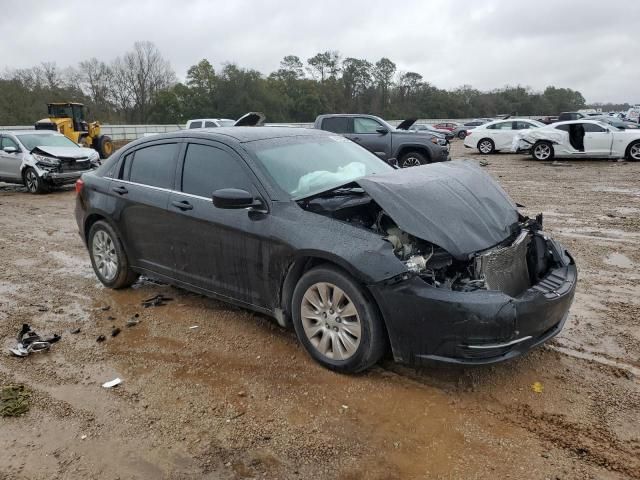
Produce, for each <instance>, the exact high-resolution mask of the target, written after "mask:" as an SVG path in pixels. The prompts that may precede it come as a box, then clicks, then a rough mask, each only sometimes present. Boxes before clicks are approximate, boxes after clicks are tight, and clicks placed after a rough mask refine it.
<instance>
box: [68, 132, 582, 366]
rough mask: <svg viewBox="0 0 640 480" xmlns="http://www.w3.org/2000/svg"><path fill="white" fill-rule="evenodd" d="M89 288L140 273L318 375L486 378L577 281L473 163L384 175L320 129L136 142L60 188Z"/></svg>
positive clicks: (567, 262) (388, 169)
mask: <svg viewBox="0 0 640 480" xmlns="http://www.w3.org/2000/svg"><path fill="white" fill-rule="evenodd" d="M76 190H77V192H78V195H77V205H76V218H77V222H78V226H79V229H80V233H81V236H82V238H83V239H84V240H85V242H86V245H87V248H88V250H89V255H90V257H91V263H92V265H93V268H94V271H95V273H96V275H97V276H98V278H99V279H100V281H101V282H102V283H103V284H104V285H106V286H108V287H111V288H124V287H127V286H129V285H131V284H132V283H133V282H135V281H136V279H137V278H138V276H139V275H140V274H144V275H146V276H149V277H152V278H156V279H159V280H162V281H164V282H168V283H170V284H173V285H177V286H180V287H182V288H185V289H188V290H192V291H196V292H200V293H203V294H206V295H210V296H212V297H215V298H218V299H221V300H224V301H228V302H232V303H234V304H237V305H241V306H244V307H246V308H249V309H252V310H255V311H258V312H262V313H265V314H268V315H271V316H273V317H274V318H275V319H276V320H277V321H278V322H279V323H280V324H281V325H282V326H285V327H286V326H289V325H293V327H294V328H295V331H296V333H297V335H298V338H299V340H300V342H301V343H302V345H303V346H304V347H305V349H306V350H307V351H308V352H309V354H310V355H311V356H312V357H313V358H314V359H316V360H317V361H318V362H319V363H321V364H322V365H324V366H326V367H328V368H331V369H334V370H338V371H343V372H357V371H361V370H364V369H366V368H368V367H370V366H372V365H373V364H375V363H376V362H377V361H378V360H379V359H380V358H381V357H382V356H383V355H384V353H385V351H387V349H388V348H389V347H390V348H391V352H392V353H393V356H394V358H395V359H396V360H398V361H404V362H410V363H420V362H423V361H426V360H442V361H447V362H455V363H491V362H496V361H500V360H505V359H509V358H512V357H515V356H517V355H519V354H521V353H523V352H525V351H527V350H528V349H530V348H532V347H534V346H536V345H539V344H541V343H542V342H544V341H546V340H548V339H549V338H551V337H553V336H554V335H556V334H557V333H558V332H559V331H560V330H561V329H562V326H563V324H564V321H565V319H566V317H567V313H568V310H569V307H570V305H571V302H572V299H573V295H574V290H575V285H576V266H575V264H574V261H573V259H572V258H571V256H570V255H569V253H568V252H567V251H566V250H565V249H564V248H563V247H562V246H561V245H559V244H558V243H556V242H555V241H553V240H552V239H550V238H549V237H548V236H547V235H546V234H545V233H544V232H543V231H542V217H541V216H538V217H537V218H535V219H529V218H526V217H523V216H522V215H520V214H519V213H518V211H517V208H516V205H515V204H514V203H513V201H512V200H511V199H510V198H509V197H508V196H507V194H506V193H505V192H504V191H503V190H502V188H501V187H500V186H499V185H498V184H497V183H496V182H495V181H494V180H493V179H492V178H491V177H490V176H489V175H488V174H486V173H484V172H483V171H482V169H480V168H479V167H477V166H476V165H475V164H473V163H467V162H458V161H454V162H447V163H440V164H431V165H424V166H420V167H413V168H408V169H402V170H399V169H395V168H394V167H392V166H390V165H388V164H387V163H385V162H384V161H382V160H380V159H379V158H378V157H376V156H375V155H373V154H372V153H370V152H368V151H367V150H365V149H364V148H362V147H360V146H359V145H357V144H355V143H353V142H351V141H349V140H347V139H345V138H343V137H341V136H338V135H335V134H331V133H328V132H324V131H320V130H307V129H298V128H276V127H230V128H216V129H211V130H191V131H181V132H176V133H173V134H165V135H157V136H154V137H147V138H144V139H140V140H138V141H135V142H133V143H131V144H129V145H127V146H125V147H123V148H122V149H120V150H119V151H118V152H116V154H114V155H113V156H112V157H111V158H110V159H108V160H107V161H106V162H105V163H104V164H103V165H102V166H101V167H100V168H98V169H97V170H95V171H93V172H91V173H85V174H84V175H83V176H82V178H81V179H80V180H79V181H78V183H77V185H76Z"/></svg>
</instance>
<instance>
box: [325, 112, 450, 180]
mask: <svg viewBox="0 0 640 480" xmlns="http://www.w3.org/2000/svg"><path fill="white" fill-rule="evenodd" d="M413 122H415V120H413V121H406V120H405V121H404V122H402V123H401V124H400V125H398V127H397V128H394V127H392V126H391V125H390V124H388V123H387V122H385V121H384V120H382V119H381V118H379V117H376V116H374V115H361V114H329V115H319V116H318V117H317V118H316V121H315V123H314V127H315V128H317V129H320V130H326V131H329V132H334V133H339V134H340V135H343V136H345V137H347V138H349V139H350V140H353V141H354V142H356V143H358V144H359V145H362V146H363V147H365V148H366V149H367V150H369V151H371V152H373V153H374V154H376V155H377V156H378V157H380V158H382V159H383V160H389V159H391V158H395V159H397V161H398V166H400V167H401V168H406V167H415V166H418V165H424V164H426V163H432V162H444V161H446V160H449V144H448V142H447V140H446V139H445V138H444V136H443V135H441V134H436V133H432V132H414V131H410V130H407V129H408V128H409V127H411V125H412V124H413Z"/></svg>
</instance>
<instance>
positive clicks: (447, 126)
mask: <svg viewBox="0 0 640 480" xmlns="http://www.w3.org/2000/svg"><path fill="white" fill-rule="evenodd" d="M459 126H460V123H458V122H443V123H436V124H435V125H434V127H435V128H437V129H439V130H448V131H450V132H452V131H454V130H455V129H456V128H458V127H459Z"/></svg>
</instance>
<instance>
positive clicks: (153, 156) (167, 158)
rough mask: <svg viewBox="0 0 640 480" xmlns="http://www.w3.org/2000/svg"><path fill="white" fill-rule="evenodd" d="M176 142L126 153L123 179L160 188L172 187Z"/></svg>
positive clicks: (176, 149) (176, 150)
mask: <svg viewBox="0 0 640 480" xmlns="http://www.w3.org/2000/svg"><path fill="white" fill-rule="evenodd" d="M177 152H178V144H177V143H163V144H161V145H153V146H151V147H146V148H141V149H139V150H136V151H135V152H134V153H133V155H127V157H126V158H125V162H124V170H123V179H124V180H129V181H130V182H134V183H140V184H142V185H149V186H152V187H160V188H169V189H170V188H173V178H174V175H175V171H176V154H177Z"/></svg>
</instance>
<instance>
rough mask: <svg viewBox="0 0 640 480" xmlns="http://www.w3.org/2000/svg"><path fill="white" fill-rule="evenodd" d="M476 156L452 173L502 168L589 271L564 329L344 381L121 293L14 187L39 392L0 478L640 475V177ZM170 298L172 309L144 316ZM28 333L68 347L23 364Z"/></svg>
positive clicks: (213, 316)
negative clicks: (468, 361) (465, 356)
mask: <svg viewBox="0 0 640 480" xmlns="http://www.w3.org/2000/svg"><path fill="white" fill-rule="evenodd" d="M461 143H462V142H460V141H456V142H455V143H454V148H453V154H454V155H453V156H454V158H460V157H466V158H477V159H482V158H484V159H485V160H487V161H488V162H489V165H487V166H486V169H487V170H488V171H489V172H491V174H492V175H494V176H495V177H496V178H497V179H498V180H499V181H500V182H501V184H502V185H503V186H504V187H505V188H506V190H507V191H508V192H509V193H510V194H511V195H512V197H513V198H514V199H515V200H516V201H518V202H520V203H522V204H524V205H526V206H527V208H526V210H525V211H526V213H528V214H535V213H537V212H539V211H542V212H544V214H545V224H546V229H547V230H548V231H549V232H550V233H551V234H553V235H554V236H555V237H557V238H558V239H559V240H561V241H562V242H563V243H564V244H565V245H566V246H567V247H568V248H569V249H570V250H571V252H572V253H573V255H574V256H575V258H576V261H577V264H578V267H579V275H580V281H579V285H578V291H577V295H576V299H575V302H574V305H573V307H572V310H571V314H570V318H569V320H568V322H567V325H566V327H565V329H564V331H563V332H562V333H561V334H560V335H559V336H558V337H557V338H556V339H555V340H553V341H552V342H550V344H549V345H548V346H545V347H542V348H539V349H537V350H535V351H532V352H530V353H529V354H528V355H526V356H525V357H523V358H521V359H518V360H515V361H511V362H508V363H504V364H500V365H495V366H490V367H478V368H460V367H448V366H433V367H430V368H424V369H415V368H411V367H407V366H399V365H395V364H394V363H393V362H391V361H390V360H386V361H384V362H383V363H382V364H381V365H380V366H379V367H376V368H374V369H373V370H372V371H370V372H369V373H367V374H364V375H359V376H344V375H338V374H335V373H331V372H329V371H327V370H324V369H322V368H321V367H319V366H318V365H316V364H315V363H314V362H313V361H311V360H310V359H309V357H308V356H307V355H306V354H305V352H304V351H303V350H302V348H301V347H300V345H298V342H297V341H296V338H295V335H294V334H293V333H292V332H290V331H285V330H282V329H280V328H279V327H278V326H276V324H275V323H274V322H273V321H271V320H270V319H268V318H266V317H263V316H260V315H256V314H253V313H251V312H248V311H244V310H241V309H237V308H234V307H230V306H228V305H224V304H222V303H218V302H216V301H213V300H210V299H207V298H203V297H200V296H197V295H192V294H189V293H187V292H184V291H180V290H177V289H174V288H172V287H169V286H163V285H158V284H156V283H153V282H150V281H141V282H139V283H138V284H136V285H135V286H134V288H131V289H127V290H124V291H111V290H107V289H105V288H103V287H102V286H101V285H100V284H99V283H98V281H97V280H96V278H95V276H94V274H93V272H92V270H91V266H90V263H89V259H88V256H87V252H86V250H85V248H84V246H83V244H82V242H81V240H80V238H79V236H78V234H77V228H76V225H75V220H74V217H73V206H74V192H73V191H72V190H71V189H66V190H64V191H58V192H54V193H51V194H48V195H42V196H33V195H29V194H27V193H25V192H24V191H23V189H22V188H18V187H13V186H6V185H0V335H1V337H2V340H0V347H2V352H1V354H0V385H4V384H8V383H23V384H25V385H27V386H28V388H30V389H31V390H32V392H33V396H32V398H31V410H30V411H29V412H28V413H27V414H26V415H24V416H22V417H18V418H0V478H11V479H51V478H104V479H118V478H119V479H130V478H136V479H137V478H140V479H147V478H153V479H157V478H167V479H191V478H211V479H218V478H222V479H231V478H234V479H235V478H286V479H288V478H294V479H298V478H300V479H303V478H313V479H324V478H331V479H344V480H357V479H414V478H416V479H423V478H424V479H427V478H439V479H484V478H487V479H493V478H513V479H525V478H526V479H547V478H548V479H574V478H579V479H581V478H592V479H624V478H640V426H639V419H640V384H639V382H640V327H639V322H640V295H639V293H640V273H639V271H638V267H639V265H640V228H639V227H640V164H632V163H627V162H608V161H575V162H571V163H570V166H560V167H554V166H551V165H550V164H549V163H537V162H534V161H532V160H529V159H527V158H526V157H522V156H515V155H502V154H499V155H491V156H486V157H481V156H480V155H478V154H477V152H471V151H469V150H466V151H465V150H464V148H462V144H461ZM157 293H163V294H165V295H167V296H170V297H173V298H174V301H173V302H169V304H168V305H166V306H160V307H151V308H143V307H142V306H141V305H140V302H141V300H143V299H145V298H148V297H151V296H153V295H155V294H157ZM136 313H138V314H139V315H140V317H139V318H140V319H141V322H140V323H139V324H138V325H136V326H134V327H130V328H127V327H125V323H126V321H127V320H128V319H129V318H131V317H132V316H133V315H134V314H136ZM22 323H30V324H31V325H33V326H34V328H35V329H36V330H37V331H39V332H41V333H43V334H48V333H55V332H57V333H60V334H62V340H61V341H60V342H59V343H57V344H55V345H54V346H53V347H52V349H51V351H50V352H48V353H42V354H37V355H32V356H30V357H28V358H14V357H11V356H9V355H8V354H7V347H9V346H11V344H12V342H13V337H14V335H15V334H16V332H17V331H18V330H19V328H20V326H21V325H22ZM196 325H197V326H198V327H197V328H191V327H193V326H196ZM113 327H119V328H121V329H122V332H121V333H120V334H119V335H118V336H116V337H111V336H110V334H111V331H112V329H113ZM76 328H80V333H77V334H72V333H70V332H71V331H72V330H74V329H76ZM99 335H105V336H106V338H107V339H106V341H105V342H103V343H97V342H96V338H97V337H98V336H99ZM115 377H120V378H122V379H123V384H122V385H120V386H118V387H116V388H114V389H111V390H107V389H104V388H101V384H102V383H103V382H105V381H107V380H111V379H113V378H115ZM534 382H539V383H540V384H541V386H542V392H540V393H538V392H535V391H534V390H533V389H532V385H533V384H534Z"/></svg>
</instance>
